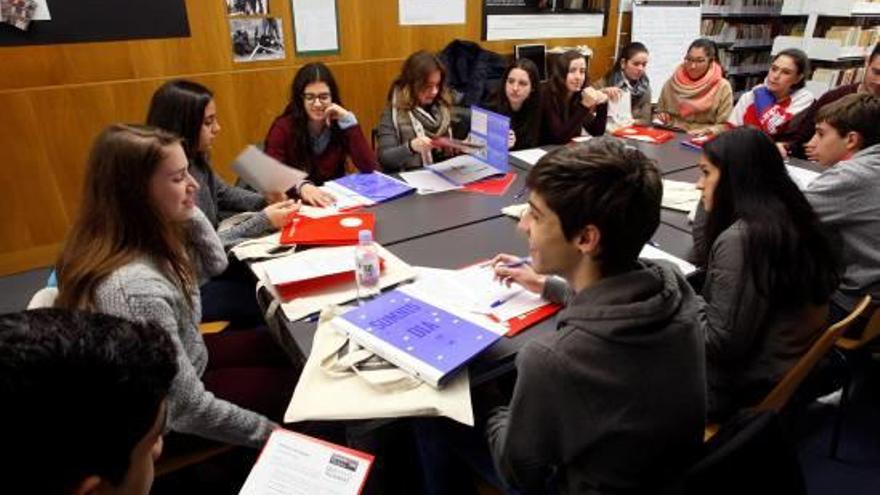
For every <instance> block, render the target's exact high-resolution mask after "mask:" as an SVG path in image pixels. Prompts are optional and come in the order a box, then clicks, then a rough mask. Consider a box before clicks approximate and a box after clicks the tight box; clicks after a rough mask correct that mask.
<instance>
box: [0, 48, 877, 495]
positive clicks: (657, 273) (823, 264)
mask: <svg viewBox="0 0 880 495" xmlns="http://www.w3.org/2000/svg"><path fill="white" fill-rule="evenodd" d="M586 62H587V61H586V59H585V57H584V56H583V55H581V54H580V53H578V52H568V53H565V54H563V55H561V56H559V57H558V58H557V59H556V67H555V70H554V71H553V72H552V75H551V77H550V80H549V81H548V82H546V83H544V84H540V83H539V81H538V75H537V74H538V73H537V69H536V68H535V66H534V64H532V63H531V62H529V61H528V60H519V61H516V62H514V63H512V64H511V65H510V66H509V68H508V69H507V71H506V72H505V75H504V78H503V80H502V85H501V87H500V88H499V89H498V91H497V93H496V94H495V95H494V96H493V98H492V100H491V101H489V102H487V105H486V106H487V107H488V108H490V109H493V110H495V111H497V112H500V113H503V114H505V115H509V116H510V117H511V134H510V137H509V146H510V148H511V149H520V148H528V147H534V146H539V145H546V144H565V143H568V142H569V141H570V140H571V139H572V138H573V137H576V136H579V135H582V134H584V133H589V134H592V135H595V136H599V135H602V134H603V133H604V132H605V127H606V116H607V108H608V100H609V99H618V98H623V97H629V98H632V109H633V114H634V117H635V118H636V119H639V120H642V121H644V122H650V121H651V120H653V119H659V120H660V121H662V122H663V123H665V124H669V125H675V126H677V127H680V128H683V129H685V130H687V132H689V133H691V134H695V135H702V134H713V135H715V137H714V139H712V140H710V141H708V142H707V143H706V144H705V146H704V148H703V151H702V154H701V155H700V157H699V168H700V172H701V176H700V179H699V181H698V183H697V185H696V187H697V188H698V189H699V190H700V191H701V192H702V200H701V204H700V207H699V209H698V212H697V216H696V221H695V225H694V234H693V235H694V259H695V260H696V262H697V263H698V264H699V265H700V266H701V267H703V268H704V269H705V272H706V277H705V283H704V285H703V287H702V288H701V290H700V292H699V293H698V292H695V290H694V289H693V288H692V287H691V285H690V284H689V283H688V281H687V280H685V278H684V276H683V275H682V274H681V273H680V272H679V271H678V270H677V269H676V268H674V267H672V266H671V265H669V264H667V263H665V262H661V261H649V260H639V259H638V254H639V251H640V250H641V248H642V246H643V245H644V244H645V243H646V242H648V241H649V240H650V238H651V236H652V235H653V233H654V231H655V230H656V228H657V227H658V225H659V222H660V200H661V196H662V184H661V179H660V174H659V172H658V170H657V169H656V167H655V166H654V164H653V162H652V161H651V160H649V159H648V158H646V157H645V156H644V154H642V153H641V152H640V151H638V150H636V149H634V148H632V147H629V146H627V145H625V143H623V142H621V141H619V140H616V139H612V138H599V139H593V140H590V141H588V142H586V143H583V144H578V145H572V146H564V147H561V148H559V149H557V150H555V151H552V152H550V153H549V154H547V155H546V156H545V157H544V158H542V159H541V160H540V161H539V162H538V163H537V164H536V165H535V166H534V168H533V169H531V170H530V171H529V173H528V176H527V179H526V182H527V185H528V188H529V191H530V192H529V200H528V202H529V209H528V210H527V212H526V213H525V215H524V216H523V217H522V219H521V220H520V223H519V229H520V230H521V231H522V232H523V233H524V234H525V236H526V237H527V239H528V251H529V254H530V256H531V260H532V261H531V265H524V266H520V267H517V268H506V267H505V266H506V265H505V262H507V261H510V260H512V257H511V256H509V255H507V254H499V255H498V256H497V257H496V258H495V260H494V261H495V262H496V264H495V267H496V268H495V270H496V274H497V276H498V277H499V279H501V280H502V281H504V282H507V283H517V284H520V285H522V286H523V287H525V288H526V289H528V290H531V291H534V292H539V293H541V294H542V295H543V296H544V297H545V298H547V299H548V300H551V301H555V302H560V303H562V304H564V305H565V307H564V309H563V310H562V312H561V313H560V314H559V315H558V318H557V321H556V325H557V331H555V332H553V333H551V334H547V335H541V336H539V337H536V338H535V339H533V340H532V341H530V342H529V343H528V344H526V345H525V347H523V349H522V350H521V351H520V353H519V354H518V356H517V377H516V384H515V387H514V389H513V392H512V397H505V398H504V399H503V402H504V404H505V405H503V406H501V407H497V408H488V409H486V410H485V411H483V412H484V413H485V414H480V415H478V427H477V428H473V429H468V432H467V433H466V436H468V435H469V436H470V437H472V438H471V439H472V440H473V439H476V443H477V444H478V445H482V446H483V454H484V455H485V458H487V459H491V461H492V463H493V465H494V467H495V469H494V473H495V476H494V478H493V477H492V476H491V475H489V476H488V478H489V479H494V480H495V481H497V483H498V486H499V489H501V490H511V491H515V490H518V491H520V492H538V493H540V492H543V491H546V490H550V491H558V492H561V493H617V492H619V491H628V490H636V491H638V490H646V489H651V488H656V487H658V486H660V485H662V484H663V483H666V482H668V481H669V480H670V476H674V475H675V473H680V472H681V471H682V470H683V469H684V467H685V466H686V465H687V464H688V463H689V462H692V461H693V460H694V456H696V455H697V454H698V452H699V449H700V446H701V443H702V436H703V428H704V425H705V423H706V420H707V417H708V418H709V419H710V420H712V421H723V420H724V419H725V418H727V417H729V416H730V415H731V414H733V413H734V412H735V411H737V410H740V409H742V408H745V407H748V406H751V405H754V404H755V403H756V402H757V401H758V400H759V399H760V398H761V397H762V396H763V395H764V394H766V393H767V391H768V390H769V389H770V388H771V387H772V386H773V385H774V383H775V382H776V381H778V380H779V378H780V377H781V376H782V375H783V374H784V373H785V372H786V371H787V370H788V369H789V368H790V367H791V366H792V365H793V364H794V363H795V362H796V361H797V360H798V358H799V357H800V356H801V355H802V354H803V353H804V352H806V350H807V349H808V348H809V347H810V345H811V344H812V343H813V342H814V341H815V339H816V338H817V336H818V335H819V334H820V333H821V331H822V330H823V328H825V327H826V325H827V323H828V322H833V321H837V320H839V319H841V318H842V317H843V316H844V315H846V314H847V313H849V311H850V310H851V309H852V308H853V306H854V303H855V301H856V300H857V299H858V298H860V297H861V296H863V295H864V294H871V295H873V296H875V297H878V296H880V293H878V292H880V291H878V287H880V252H878V246H880V194H878V192H880V127H878V126H877V122H880V97H878V95H880V53H878V49H876V48H875V49H874V51H873V53H872V54H871V55H870V56H869V57H868V58H867V60H866V64H867V72H866V76H865V80H864V82H862V83H860V84H858V85H853V86H849V87H843V88H840V89H838V90H835V91H833V92H831V93H829V94H826V95H825V96H823V97H822V98H820V100H819V101H818V102H816V101H814V99H813V97H812V96H811V95H810V94H809V93H808V92H807V91H806V90H805V89H804V88H803V86H804V79H805V77H806V75H807V72H808V65H809V64H808V60H807V58H806V57H805V56H804V54H803V53H802V52H799V51H797V50H786V51H783V52H780V53H778V54H777V55H776V56H775V57H774V58H773V61H772V63H771V67H770V72H769V74H768V76H767V79H766V80H765V83H764V84H761V85H759V86H758V87H756V88H754V89H753V90H752V91H750V92H748V93H746V94H745V95H744V96H743V97H741V98H740V100H739V102H737V104H736V105H735V106H734V105H733V102H732V93H731V89H730V85H729V83H728V82H727V80H726V79H725V78H724V74H723V70H722V69H721V67H720V65H719V64H718V59H717V51H716V48H715V46H714V44H712V43H711V42H709V41H707V40H702V39H701V40H697V41H695V42H694V43H693V44H692V45H691V46H690V48H689V49H688V51H687V54H686V56H685V59H684V62H683V63H682V64H681V65H680V66H679V67H678V68H677V69H676V71H675V73H674V74H673V75H672V77H671V78H670V79H669V81H667V82H666V84H665V85H664V87H663V90H662V94H661V96H660V102H659V105H658V106H657V108H656V111H654V112H653V113H652V108H651V104H650V102H651V94H650V86H649V84H648V81H647V78H646V76H645V67H646V65H647V63H648V50H647V49H646V48H645V47H644V46H643V45H641V44H639V43H632V44H630V45H629V46H627V47H625V48H624V50H623V51H622V53H621V56H620V57H619V59H618V61H617V62H616V63H615V65H614V67H613V68H612V70H611V71H610V72H609V74H607V75H606V76H605V77H604V78H603V79H602V80H601V81H599V83H598V84H597V85H596V86H595V87H593V86H589V85H588V84H587V82H588V81H587V75H586V69H587V66H586ZM466 121H467V115H466V111H462V109H460V108H456V107H455V106H454V105H453V103H452V100H451V96H450V92H449V90H448V89H447V88H446V84H445V69H444V68H443V65H442V63H441V62H440V60H439V59H438V58H437V57H436V56H435V55H433V54H431V53H428V52H425V51H420V52H416V53H414V54H413V55H411V56H410V57H409V58H407V60H406V61H405V62H404V64H403V67H402V70H401V73H400V75H399V76H398V77H397V79H395V80H394V82H393V83H392V85H391V89H390V90H389V93H388V95H387V104H386V107H385V110H384V111H383V113H382V116H381V119H380V123H379V127H378V146H377V154H374V153H373V151H372V149H371V148H370V146H369V145H368V143H367V141H366V139H365V137H364V134H363V132H362V130H361V129H360V126H359V125H358V120H357V118H356V116H355V115H354V114H353V113H352V112H351V111H349V110H347V109H346V108H345V107H344V106H343V103H342V101H341V98H340V93H339V89H338V87H337V85H336V83H335V81H334V79H333V75H332V74H331V72H330V70H329V69H328V68H327V67H326V66H325V65H323V64H321V63H312V64H308V65H306V66H304V67H302V68H301V69H300V70H299V71H298V72H297V74H296V76H295V78H294V80H293V84H292V88H291V98H290V102H289V104H288V105H287V107H286V108H285V109H284V111H283V113H282V114H281V115H280V116H279V117H278V118H277V119H275V121H274V122H273V123H272V125H271V127H270V129H269V131H268V134H267V137H266V141H265V150H266V152H267V153H268V154H269V155H272V156H273V157H275V158H277V159H278V160H280V161H281V162H283V163H285V164H288V165H290V166H294V167H297V168H300V169H302V170H304V171H305V172H306V173H307V178H306V179H304V180H303V181H301V182H300V183H299V184H297V185H296V186H295V187H293V188H292V189H291V190H289V191H286V192H279V193H274V194H266V195H261V194H259V193H256V192H253V191H250V190H248V189H244V188H242V187H237V186H230V185H227V184H226V183H224V181H223V180H222V179H221V178H220V177H219V176H218V175H217V174H216V173H215V172H214V170H213V168H212V165H211V163H210V150H211V147H212V144H213V141H214V139H215V138H216V136H217V134H218V132H219V131H220V123H219V120H218V116H217V110H216V104H215V101H214V95H213V94H212V93H211V91H210V90H209V89H208V88H205V87H204V86H202V85H200V84H197V83H194V82H189V81H182V80H175V81H170V82H168V83H166V84H164V85H162V86H161V87H160V88H159V89H158V90H157V91H156V93H155V94H154V95H153V98H152V101H151V102H150V108H149V110H148V112H147V119H146V125H129V124H114V125H111V126H109V127H108V128H107V129H105V130H104V131H103V132H102V133H101V134H100V135H99V136H98V138H97V139H96V141H95V143H94V145H93V147H92V150H91V153H90V156H89V158H88V168H87V173H86V176H85V181H84V194H83V203H82V205H81V208H80V211H79V213H78V216H77V219H76V221H75V222H74V225H73V228H72V229H71V231H70V233H69V235H68V238H67V241H66V244H65V246H64V249H63V251H62V254H61V255H60V257H59V259H58V262H57V264H56V267H55V268H56V270H57V276H58V293H57V297H56V298H55V300H54V301H53V302H52V303H51V304H50V305H51V306H54V307H53V308H49V309H39V310H32V311H28V312H22V313H17V314H10V315H6V316H3V317H2V318H0V369H2V370H4V371H3V373H2V374H0V391H2V392H3V396H4V397H5V398H6V399H7V404H8V405H9V407H4V408H0V424H2V425H3V431H4V434H3V436H4V438H6V439H7V442H8V443H7V444H8V445H11V446H13V449H14V451H15V452H16V453H17V456H16V457H15V458H14V459H13V460H12V461H11V463H12V464H11V467H12V469H11V470H10V471H9V472H10V473H11V475H12V477H13V478H14V479H13V480H12V481H11V483H12V484H13V486H15V484H16V483H18V482H20V483H21V484H22V485H23V486H29V487H30V488H31V489H32V491H35V492H40V493H62V492H63V493H97V492H98V491H100V490H106V491H107V492H108V493H112V492H113V491H114V490H119V491H120V492H124V493H145V492H146V491H147V490H148V489H149V486H150V482H151V481H152V462H153V460H155V459H156V458H157V457H158V456H159V454H160V452H161V450H162V446H163V441H164V442H167V443H169V444H171V445H176V446H177V447H179V448H186V446H187V445H188V442H189V441H191V440H192V438H193V437H202V438H207V439H213V440H218V441H221V442H227V443H231V444H234V445H240V446H246V447H253V448H258V447H260V446H261V445H262V444H263V443H264V442H265V440H266V439H267V437H268V435H269V434H270V432H271V431H272V430H273V429H275V428H279V427H281V426H280V425H279V424H278V421H280V419H281V417H282V415H283V411H284V409H285V407H286V405H287V402H288V401H289V399H290V396H291V394H292V390H293V387H294V386H295V380H294V379H293V377H295V376H296V370H295V369H294V368H293V367H292V366H291V363H290V361H289V359H288V358H287V357H286V356H285V355H284V354H283V352H282V351H281V350H280V348H279V347H278V346H277V345H276V344H275V342H274V341H273V340H272V339H271V337H270V336H269V335H268V333H267V332H265V331H264V330H236V331H227V332H222V333H219V334H210V335H202V334H201V333H200V331H199V328H198V325H199V322H200V321H203V320H205V321H207V320H214V319H228V318H232V319H235V318H241V319H244V320H246V319H247V317H249V316H252V313H251V311H252V307H251V306H256V303H255V301H254V294H253V285H252V284H253V281H252V280H248V279H247V277H246V276H245V274H244V273H243V271H244V269H243V268H242V267H241V266H238V267H236V263H234V262H230V260H229V258H228V254H227V250H228V248H230V247H231V246H233V245H235V244H236V243H237V242H240V241H241V240H243V239H245V238H248V237H254V236H257V235H261V234H263V233H265V232H267V231H270V230H272V229H278V228H281V227H282V226H283V225H284V222H285V221H286V219H287V218H288V216H289V214H290V213H291V212H294V211H295V210H296V209H297V208H298V207H299V206H298V205H299V204H300V202H299V201H302V202H305V203H309V204H313V205H318V206H323V205H329V204H332V202H333V198H332V196H330V195H329V194H328V193H326V192H324V191H322V190H321V189H319V188H318V187H317V186H319V185H320V184H321V183H323V182H324V181H327V180H330V179H333V178H337V177H340V176H341V175H343V174H344V173H345V171H346V164H347V163H349V162H350V163H351V164H353V165H354V167H356V168H357V169H358V170H360V171H364V172H368V171H374V170H384V171H386V172H396V171H399V170H408V169H412V168H417V167H421V166H424V165H426V164H430V163H434V162H437V161H440V160H443V159H444V158H445V157H448V156H450V154H451V153H452V151H451V150H448V149H444V148H442V147H435V145H434V143H435V141H434V140H433V139H432V138H434V137H438V136H447V135H449V134H450V133H451V134H452V135H455V136H457V137H464V134H466V133H467V126H466V125H462V124H463V122H466ZM789 153H790V154H795V155H798V154H801V153H804V154H806V156H808V157H810V158H811V159H813V160H816V161H818V162H819V163H820V164H821V165H822V166H823V167H826V170H825V171H824V172H823V173H822V174H820V175H819V176H818V177H817V178H816V179H815V180H814V181H813V182H812V183H811V184H810V185H809V186H808V187H807V188H806V189H805V190H804V191H801V190H800V189H799V188H798V187H797V186H796V185H795V183H794V182H793V181H792V180H791V179H790V177H789V175H788V173H787V171H786V168H785V165H784V161H783V157H784V154H789ZM225 212H249V213H247V214H244V215H238V216H236V217H235V221H234V222H233V223H231V224H226V225H223V226H221V216H222V215H223V214H224V213H225ZM218 227H219V229H218ZM832 236H833V237H832ZM836 247H839V248H840V249H837V248H836ZM243 315H244V316H243ZM9 370H15V371H14V372H10V371H9ZM508 399H509V400H508ZM58 403H62V404H65V403H66V404H77V406H76V407H71V408H66V410H65V416H66V418H67V419H66V421H64V422H58V421H57V419H56V418H55V417H53V415H52V413H53V411H56V410H57V408H56V404H58ZM499 405H500V404H499ZM70 409H74V411H71V410H70ZM424 421H431V420H424ZM71 424H75V425H77V426H76V427H75V428H71V427H70V425H71ZM288 427H290V428H292V429H295V430H300V431H306V432H307V433H312V434H316V435H321V434H322V432H321V431H318V430H315V431H313V430H310V429H309V425H296V424H294V425H288ZM420 438H424V436H420ZM428 438H432V437H430V436H428ZM443 438H445V439H446V440H448V439H449V438H457V437H453V436H446V437H443ZM434 440H436V441H435V442H433V443H432V445H434V446H437V445H443V441H442V438H439V437H436V438H434ZM45 445H52V446H53V448H51V449H48V450H47V449H44V446H45ZM429 447H430V446H429ZM435 450H436V449H435ZM453 450H454V449H453ZM420 452H422V453H423V454H424V455H425V456H426V458H430V457H431V455H432V454H431V448H420ZM433 455H436V452H434V453H433ZM424 464H425V465H424V466H423V467H424V468H425V472H426V475H425V479H426V480H434V481H436V483H435V482H431V483H426V485H428V486H427V487H426V490H427V491H430V490H435V491H438V492H440V493H442V478H443V476H442V473H433V474H432V466H434V464H429V463H427V461H426V462H425V463H424ZM50 467H51V469H55V470H56V471H55V472H53V473H47V472H46V470H47V469H49V468H50ZM438 480H439V481H438Z"/></svg>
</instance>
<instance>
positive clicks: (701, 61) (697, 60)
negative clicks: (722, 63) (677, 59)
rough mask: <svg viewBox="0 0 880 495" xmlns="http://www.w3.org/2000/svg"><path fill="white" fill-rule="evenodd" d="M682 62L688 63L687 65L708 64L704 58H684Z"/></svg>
mask: <svg viewBox="0 0 880 495" xmlns="http://www.w3.org/2000/svg"><path fill="white" fill-rule="evenodd" d="M684 61H685V62H686V63H688V64H695V65H703V64H705V63H706V62H708V61H709V59H706V58H691V57H685V58H684Z"/></svg>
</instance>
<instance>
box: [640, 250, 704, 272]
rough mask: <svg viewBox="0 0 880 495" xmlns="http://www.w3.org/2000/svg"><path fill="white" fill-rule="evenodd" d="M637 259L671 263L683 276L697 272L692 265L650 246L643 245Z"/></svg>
mask: <svg viewBox="0 0 880 495" xmlns="http://www.w3.org/2000/svg"><path fill="white" fill-rule="evenodd" d="M639 258H647V259H649V260H666V261H671V262H672V263H673V264H674V265H676V266H677V267H678V268H680V269H681V271H682V273H684V274H685V275H690V274H691V273H693V272H695V271H697V267H695V266H694V265H692V264H690V263H688V262H687V261H685V260H683V259H681V258H679V257H678V256H673V255H671V254H669V253H667V252H666V251H663V250H662V249H660V248H656V247H654V246H651V245H650V244H645V247H643V248H642V252H640V253H639Z"/></svg>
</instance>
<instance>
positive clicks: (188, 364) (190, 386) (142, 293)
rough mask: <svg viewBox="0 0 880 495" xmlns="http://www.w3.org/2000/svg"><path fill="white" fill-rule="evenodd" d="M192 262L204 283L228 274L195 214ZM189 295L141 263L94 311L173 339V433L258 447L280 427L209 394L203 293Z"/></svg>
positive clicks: (110, 286) (210, 231)
mask: <svg viewBox="0 0 880 495" xmlns="http://www.w3.org/2000/svg"><path fill="white" fill-rule="evenodd" d="M189 247H190V253H191V254H190V256H191V258H192V260H193V262H194V263H195V265H196V268H197V270H198V273H199V278H200V279H205V278H207V277H211V276H213V275H216V274H218V273H220V272H222V271H223V270H225V269H226V264H227V260H226V254H225V252H224V250H223V247H222V245H221V244H220V238H219V237H218V236H217V234H216V232H215V231H214V228H213V227H212V226H211V224H210V223H209V222H208V219H207V218H206V217H205V215H204V214H203V213H202V212H201V211H199V210H198V209H197V210H196V214H195V216H194V217H193V219H192V220H191V225H190V239H189ZM185 297H186V296H185V295H184V294H182V293H181V292H180V290H179V289H177V287H175V285H174V284H173V283H172V282H171V281H170V280H168V279H167V278H166V277H165V276H164V275H163V274H162V271H161V270H159V268H158V266H157V264H156V261H155V260H152V259H149V258H146V257H144V258H141V259H137V260H134V261H132V262H131V263H129V264H127V265H125V266H123V267H121V268H119V269H117V270H116V271H114V272H113V273H112V274H111V275H110V276H109V277H107V279H106V280H104V281H103V282H102V283H101V284H100V285H99V286H98V289H97V291H96V294H95V305H96V307H97V309H98V310H99V311H101V312H104V313H109V314H112V315H116V316H120V317H123V318H127V319H130V320H134V321H148V320H149V321H154V322H156V323H158V324H159V325H160V326H161V327H162V328H163V329H165V331H166V332H168V334H169V335H170V336H171V339H172V341H173V342H174V346H175V348H176V349H177V365H178V368H179V370H178V372H177V376H175V377H174V382H173V383H172V385H171V391H170V393H169V395H168V428H170V429H171V430H173V431H176V432H180V433H188V434H192V435H198V436H201V437H205V438H210V439H213V440H218V441H221V442H227V443H232V444H236V445H245V446H249V447H259V446H260V445H262V443H263V442H264V441H265V440H266V438H267V437H268V435H269V433H271V431H272V429H274V428H275V427H276V425H275V424H274V423H273V422H272V421H270V420H269V419H267V418H265V417H264V416H262V415H260V414H257V413H255V412H252V411H248V410H246V409H242V408H241V407H238V406H236V405H235V404H232V403H230V402H227V401H225V400H222V399H218V398H217V397H215V396H214V394H212V393H211V392H208V391H207V390H205V386H204V384H202V380H201V376H202V374H203V373H204V372H205V368H206V367H207V365H208V351H207V348H206V347H205V341H204V339H202V335H201V333H200V332H199V327H198V325H199V320H200V319H201V306H200V302H199V294H198V289H195V290H194V292H193V293H191V294H190V305H187V303H186V300H185Z"/></svg>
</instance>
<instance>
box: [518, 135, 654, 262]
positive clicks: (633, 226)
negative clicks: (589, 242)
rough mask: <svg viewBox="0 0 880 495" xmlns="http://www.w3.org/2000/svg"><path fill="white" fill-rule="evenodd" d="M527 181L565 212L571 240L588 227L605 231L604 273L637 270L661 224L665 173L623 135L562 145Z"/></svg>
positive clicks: (564, 230) (565, 231) (558, 212)
mask: <svg viewBox="0 0 880 495" xmlns="http://www.w3.org/2000/svg"><path fill="white" fill-rule="evenodd" d="M526 184H527V185H528V187H529V188H530V189H531V190H533V191H535V192H536V193H538V194H540V195H541V198H543V200H544V201H545V202H546V203H547V206H548V207H549V208H550V209H551V210H553V212H554V213H556V215H558V216H559V221H560V223H561V225H562V233H563V235H565V237H566V239H568V240H572V239H574V237H575V236H577V235H578V234H579V233H580V232H581V231H582V230H583V229H584V227H586V226H587V225H595V226H596V228H598V229H599V232H600V233H601V236H600V241H599V243H600V249H599V256H598V257H597V259H598V261H599V265H600V269H601V271H602V274H603V276H608V275H612V274H614V273H620V272H622V271H626V270H628V269H630V268H632V266H633V265H634V263H635V261H636V259H637V258H638V256H639V252H640V251H641V250H642V248H643V247H644V245H645V243H646V242H648V240H649V239H650V238H651V236H652V235H653V234H654V231H655V230H657V226H658V225H659V224H660V199H661V196H662V194H663V187H662V185H661V184H662V183H661V181H660V173H659V172H658V171H657V168H656V167H655V165H654V162H653V161H652V160H650V159H649V158H647V157H646V156H645V155H644V154H643V153H642V152H641V151H639V150H637V149H635V148H632V147H630V146H626V145H624V144H623V143H622V142H621V141H620V140H617V139H613V138H608V137H603V138H597V139H591V140H590V141H588V142H586V143H583V144H578V145H573V146H563V147H561V148H558V149H557V150H555V151H552V152H550V153H548V154H547V155H545V156H544V157H542V158H541V160H539V161H538V163H537V164H536V165H535V167H534V168H533V169H532V170H531V171H530V172H529V175H528V177H527V178H526Z"/></svg>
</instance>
